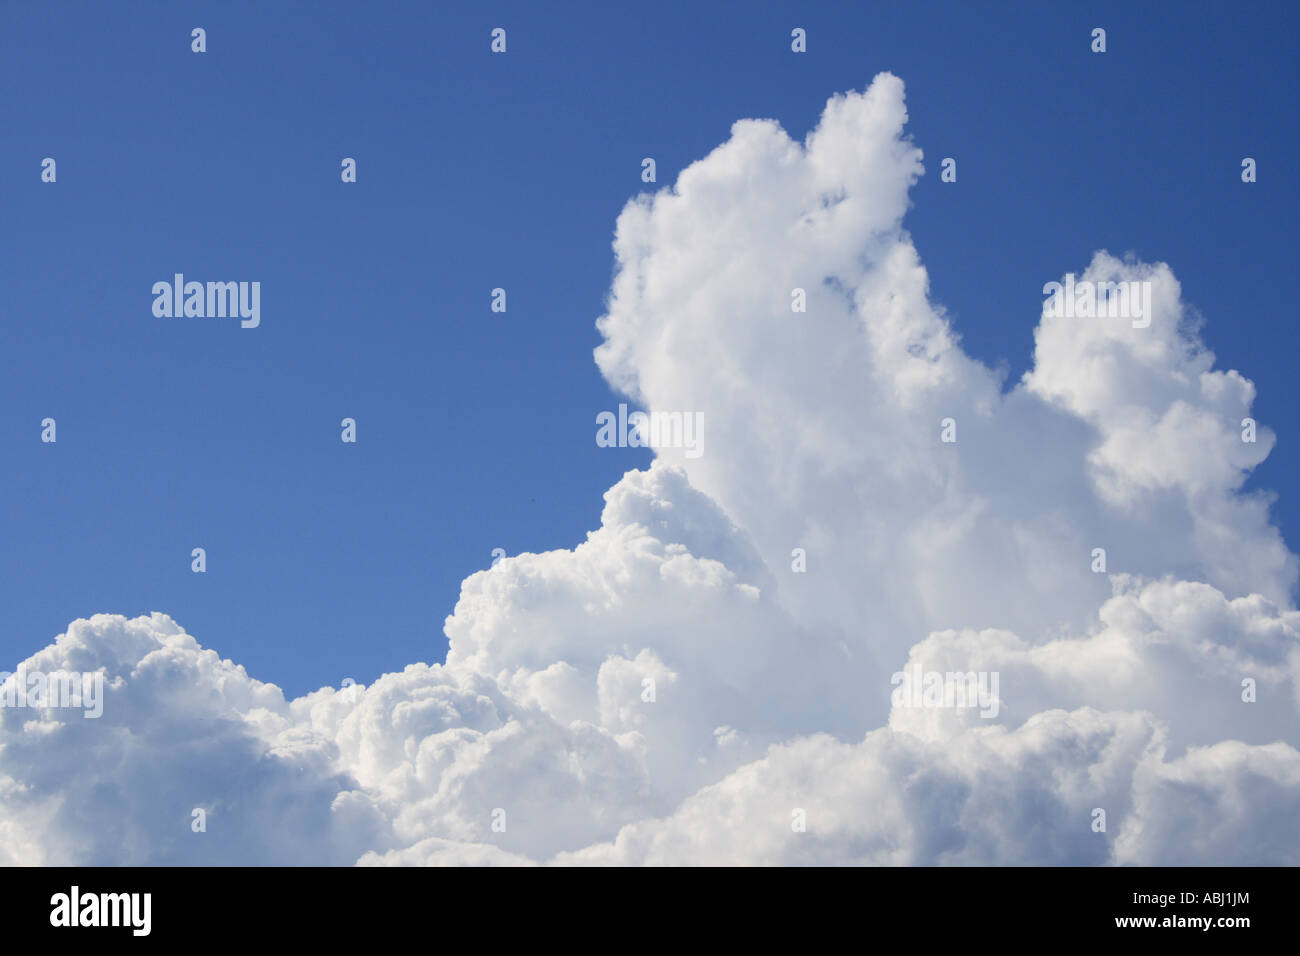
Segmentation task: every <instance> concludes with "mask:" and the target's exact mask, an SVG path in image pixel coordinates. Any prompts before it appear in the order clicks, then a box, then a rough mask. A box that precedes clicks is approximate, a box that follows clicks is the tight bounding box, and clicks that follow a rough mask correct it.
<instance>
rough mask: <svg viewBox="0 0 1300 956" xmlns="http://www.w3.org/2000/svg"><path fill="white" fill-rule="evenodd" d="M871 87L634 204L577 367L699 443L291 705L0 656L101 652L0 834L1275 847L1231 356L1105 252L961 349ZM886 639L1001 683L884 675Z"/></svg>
mask: <svg viewBox="0 0 1300 956" xmlns="http://www.w3.org/2000/svg"><path fill="white" fill-rule="evenodd" d="M906 119H907V114H906V110H905V106H904V97H903V85H902V83H901V81H899V80H898V79H897V78H895V77H893V76H891V75H888V74H882V75H881V76H879V77H877V78H876V80H875V81H874V82H873V83H872V84H871V86H870V88H869V89H868V90H867V91H866V92H864V93H860V94H859V93H850V94H848V95H845V96H837V97H835V98H833V99H832V100H831V101H830V102H829V103H828V104H827V107H826V110H825V113H824V114H823V116H822V118H821V121H820V123H819V124H818V126H817V128H816V129H815V130H814V131H813V132H812V133H811V134H810V135H809V136H808V138H807V140H806V142H804V143H802V144H801V143H797V142H794V141H792V140H791V139H790V138H789V137H788V136H787V135H786V133H785V132H784V131H783V130H782V129H781V128H780V127H779V126H778V125H777V124H776V123H774V122H770V121H758V120H743V121H741V122H738V123H736V124H735V126H734V127H733V129H732V132H731V137H730V139H728V140H727V141H726V142H725V143H723V144H722V145H721V146H719V147H718V148H717V149H715V150H714V151H713V152H712V153H710V154H709V155H708V156H707V157H705V158H704V159H701V160H700V161H698V162H696V163H694V164H693V165H691V166H690V167H689V168H687V169H686V170H685V171H683V172H682V174H681V175H680V176H679V178H678V180H677V182H676V184H675V185H674V186H673V187H672V188H670V189H665V190H662V191H660V192H658V193H656V194H653V195H645V196H641V197H639V198H638V199H636V200H635V201H633V202H630V203H629V204H628V206H627V207H626V209H625V210H624V211H623V213H622V214H621V216H620V217H619V220H618V225H617V232H616V238H615V243H614V252H615V256H616V264H617V272H616V275H615V278H614V282H613V288H612V290H611V294H610V298H609V304H608V311H607V314H605V315H604V316H603V317H601V319H600V320H599V323H598V324H599V328H600V331H601V333H602V334H603V336H604V342H603V344H602V345H601V346H600V347H599V348H598V349H597V351H596V361H597V363H598V364H599V367H600V368H601V370H602V372H603V373H604V374H605V376H606V377H607V378H608V379H609V381H610V382H611V383H612V384H613V385H614V386H615V387H616V388H618V389H620V390H621V391H623V392H624V393H626V394H627V395H629V396H631V397H632V398H635V399H636V400H637V401H639V402H640V403H642V405H643V407H645V408H647V409H649V410H651V411H655V410H660V411H685V412H691V413H700V414H701V415H702V417H703V421H705V422H706V423H707V429H706V433H705V434H706V437H705V441H704V442H703V445H702V450H703V453H702V454H698V455H687V454H686V453H685V451H686V450H685V449H674V448H669V447H663V448H659V449H657V451H656V455H657V460H656V462H655V464H654V465H653V466H652V467H651V468H649V469H647V470H645V471H633V472H629V473H628V474H627V475H625V476H624V477H623V479H622V480H621V481H620V482H619V483H618V484H616V485H615V486H614V487H613V488H611V489H610V490H609V492H607V494H606V496H605V509H604V512H603V514H602V517H601V525H600V527H599V528H598V529H596V530H595V531H592V532H590V533H589V534H588V535H587V538H586V540H585V541H583V542H582V543H581V544H579V545H577V546H576V547H575V548H573V549H572V550H559V551H552V552H547V553H544V554H523V555H518V556H516V557H511V558H506V559H504V560H502V561H501V562H499V563H498V564H497V565H496V566H495V567H493V568H492V569H490V570H487V571H482V572H479V573H477V574H474V575H472V576H470V577H469V578H468V579H466V581H465V582H464V584H463V586H462V590H461V595H460V599H459V601H458V602H457V605H456V607H455V610H454V612H453V613H452V614H451V616H449V617H448V618H447V620H446V633H447V635H448V637H449V639H450V642H451V651H450V653H449V655H448V657H447V660H446V662H445V663H444V664H435V665H425V664H412V665H411V666H409V667H407V668H406V669H405V670H404V671H403V672H402V673H399V674H389V675H386V676H384V677H382V678H381V679H379V680H378V681H376V682H375V683H374V684H373V685H371V686H369V687H351V688H346V689H343V690H333V689H329V688H325V689H322V690H320V691H317V692H315V693H313V694H310V695H307V696H306V697H303V698H299V699H297V700H292V701H286V700H285V699H284V697H283V695H282V694H281V693H280V691H279V690H278V689H277V688H275V687H274V686H272V685H268V684H263V683H261V682H259V681H257V680H255V679H253V678H252V677H250V676H249V675H247V674H246V673H245V672H244V671H243V669H242V668H240V667H238V666H237V665H235V664H233V663H231V662H229V661H223V660H221V659H220V658H219V657H218V656H217V655H216V654H215V653H214V652H213V651H211V650H205V649H203V648H201V647H200V646H199V644H198V643H197V642H196V641H195V640H194V639H193V638H192V637H190V636H189V635H187V634H186V633H185V632H184V631H183V630H181V628H180V627H179V626H178V625H177V624H176V623H175V622H173V621H172V620H171V619H169V618H168V617H166V616H164V615H161V614H155V615H153V616H152V617H150V618H137V619H135V620H131V621H128V620H125V619H123V618H121V617H113V616H107V615H101V616H97V617H95V618H92V619H90V620H89V621H77V622H74V623H73V624H72V625H71V626H70V628H69V630H68V632H67V633H66V634H65V635H62V636H60V637H59V638H58V639H57V640H56V642H55V643H54V644H52V645H50V646H49V647H47V648H46V649H44V650H42V651H41V652H39V653H38V654H36V655H35V656H34V657H33V658H32V659H31V660H30V661H29V662H28V665H29V668H34V667H37V666H40V667H41V668H42V669H43V670H45V671H47V672H52V671H57V670H59V669H64V670H74V671H87V670H98V669H103V671H104V673H105V689H104V713H103V717H102V718H101V719H99V720H96V721H84V720H81V719H80V716H79V715H77V714H69V713H67V712H65V711H58V710H46V711H33V710H30V709H28V710H18V709H14V708H7V709H3V710H0V858H3V857H6V856H7V859H0V862H9V863H41V862H45V863H177V862H194V863H204V862H253V863H258V862H277V863H352V862H358V861H359V862H362V863H367V864H378V863H388V864H412V863H422V864H443V863H467V864H523V863H530V862H534V863H558V864H584V863H601V864H605V863H634V864H635V863H708V862H725V863H894V864H906V863H923V864H932V863H982V862H988V863H1078V864H1105V863H1130V862H1132V863H1152V864H1159V863H1212V862H1235V863H1295V862H1300V836H1298V835H1297V834H1296V831H1295V828H1294V826H1293V825H1292V824H1293V821H1294V819H1295V817H1296V815H1297V811H1300V753H1298V752H1297V750H1296V749H1295V747H1296V745H1297V739H1296V738H1297V732H1296V727H1297V720H1296V716H1297V708H1298V707H1300V680H1298V676H1300V612H1297V611H1296V610H1295V609H1294V607H1293V604H1292V595H1293V594H1294V589H1295V584H1296V574H1297V567H1296V561H1295V557H1294V555H1292V554H1291V553H1290V552H1289V551H1288V550H1287V549H1286V547H1285V546H1284V544H1283V543H1282V540H1281V537H1280V535H1279V534H1278V532H1277V530H1276V529H1275V528H1274V527H1273V526H1272V525H1271V524H1270V522H1269V516H1268V499H1266V498H1263V497H1261V496H1259V495H1249V494H1243V492H1242V485H1243V482H1244V480H1245V478H1246V477H1247V476H1248V474H1249V472H1250V470H1251V469H1252V468H1253V467H1254V466H1255V465H1257V464H1258V463H1259V462H1260V461H1261V460H1263V458H1264V457H1265V456H1266V455H1267V453H1268V451H1269V449H1270V447H1271V443H1272V440H1273V439H1272V436H1271V434H1270V433H1269V432H1268V431H1267V430H1266V429H1263V428H1261V429H1260V431H1259V436H1258V437H1259V440H1258V441H1256V442H1254V443H1247V442H1243V441H1242V440H1241V420H1242V419H1243V418H1246V417H1248V416H1249V414H1250V405H1251V402H1252V400H1253V398H1254V388H1253V386H1252V384H1251V383H1250V382H1249V381H1248V380H1247V379H1245V378H1244V377H1243V376H1242V375H1240V374H1239V373H1237V372H1236V371H1222V370H1216V369H1215V368H1214V356H1213V354H1212V353H1211V352H1209V351H1208V350H1207V349H1206V347H1205V346H1204V344H1203V343H1202V342H1201V340H1200V338H1199V337H1198V332H1197V329H1196V326H1195V323H1193V322H1192V321H1191V320H1190V315H1191V313H1190V312H1189V310H1188V308H1187V306H1186V305H1185V304H1184V303H1183V301H1182V299H1181V291H1180V288H1179V285H1178V282H1177V280H1176V279H1175V278H1174V274H1173V272H1172V270H1171V269H1170V268H1169V267H1168V266H1167V265H1165V264H1163V263H1142V262H1137V261H1122V260H1119V259H1116V258H1114V257H1112V256H1110V255H1108V254H1106V253H1104V252H1099V253H1097V254H1096V255H1095V256H1094V258H1093V260H1092V262H1091V263H1089V264H1087V265H1086V268H1085V269H1084V270H1083V271H1082V272H1081V273H1079V274H1078V275H1077V276H1076V278H1078V279H1079V280H1080V281H1090V282H1098V283H1102V282H1146V283H1150V286H1149V288H1150V292H1151V315H1150V319H1151V321H1150V322H1149V324H1146V325H1145V326H1141V325H1140V324H1139V323H1133V322H1130V321H1127V320H1126V319H1113V318H1106V317H1088V318H1081V317H1078V316H1069V317H1066V316H1062V315H1056V314H1054V313H1051V312H1050V311H1045V312H1044V314H1043V315H1042V316H1041V317H1040V320H1039V323H1038V327H1037V330H1036V332H1035V336H1034V359H1033V365H1032V367H1031V369H1030V371H1029V372H1028V373H1027V374H1026V375H1025V377H1024V379H1023V380H1022V381H1020V382H1019V383H1013V384H1010V386H1009V387H1008V383H1004V382H1003V381H1002V380H1001V378H1000V377H999V376H998V375H997V374H996V373H994V372H993V371H992V370H990V369H989V368H987V367H985V366H984V365H983V364H981V363H980V362H978V361H975V360H974V359H972V358H971V357H969V356H968V355H966V354H965V353H964V352H963V351H962V349H961V347H960V345H959V343H958V337H957V335H956V334H955V332H954V330H953V329H952V328H951V327H950V324H949V322H948V321H947V319H946V318H945V316H944V314H943V310H942V308H941V307H940V306H938V305H936V304H935V303H932V302H931V301H930V299H929V296H928V277H927V274H926V271H925V268H924V267H923V266H922V264H921V261H920V257H919V255H918V253H917V250H916V249H915V247H914V246H913V244H912V242H911V239H910V237H909V236H908V234H907V232H906V231H905V229H904V228H903V219H904V215H905V213H906V210H907V206H908V192H909V189H910V187H911V186H912V184H913V183H914V182H915V181H916V179H917V177H918V176H920V175H922V173H923V164H922V154H921V151H920V150H919V149H918V148H917V147H916V146H915V145H913V144H912V143H911V142H910V140H909V139H908V138H907V137H906V135H905V132H904V127H905V123H906ZM1070 267H1071V264H1063V266H1062V276H1059V277H1044V281H1050V280H1052V279H1058V280H1061V281H1064V273H1065V272H1066V271H1071V270H1070ZM796 290H802V291H803V298H804V300H805V301H806V311H802V312H797V311H793V310H792V302H794V301H796V299H797V295H796ZM1211 328H1212V326H1211ZM1027 344H1028V343H1027ZM945 420H948V422H949V424H947V425H944V424H941V423H944V422H945ZM945 430H946V432H947V435H946V437H955V439H956V440H955V441H944V440H943V438H944V437H945V434H944V432H945ZM796 549H798V553H799V557H798V558H797V559H796V558H795V557H794V553H795V552H796ZM1096 549H1104V551H1105V558H1106V562H1107V564H1106V569H1105V573H1098V572H1099V570H1100V568H1099V567H1098V559H1097V557H1096ZM796 567H799V568H801V570H796V569H795V568H796ZM205 639H207V640H211V641H212V642H213V643H215V644H219V643H220V636H219V635H206V636H205ZM911 668H915V669H918V670H919V671H920V672H934V673H939V674H980V673H983V674H989V673H996V674H997V675H998V677H999V681H998V695H999V701H998V703H999V706H998V707H997V708H996V715H993V714H991V713H990V714H989V716H980V712H979V711H978V710H976V709H972V708H959V707H951V706H947V707H944V706H938V707H915V706H907V705H906V703H904V704H899V703H898V702H894V703H892V704H891V693H892V691H893V690H894V686H895V685H894V684H893V683H891V677H892V675H893V674H894V673H895V672H897V671H902V670H904V669H911ZM196 808H202V809H204V810H205V812H206V815H207V833H194V832H192V830H191V815H192V811H193V810H194V809H196ZM1099 810H1101V811H1104V814H1105V820H1106V827H1105V830H1104V831H1101V830H1100V829H1099V828H1098V827H1097V825H1096V821H1097V820H1098V819H1099V818H1098V815H1097V811H1099ZM218 833H219V834H220V836H219V837H218V836H217V835H216V834H218Z"/></svg>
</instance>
